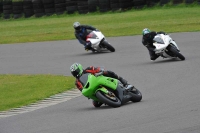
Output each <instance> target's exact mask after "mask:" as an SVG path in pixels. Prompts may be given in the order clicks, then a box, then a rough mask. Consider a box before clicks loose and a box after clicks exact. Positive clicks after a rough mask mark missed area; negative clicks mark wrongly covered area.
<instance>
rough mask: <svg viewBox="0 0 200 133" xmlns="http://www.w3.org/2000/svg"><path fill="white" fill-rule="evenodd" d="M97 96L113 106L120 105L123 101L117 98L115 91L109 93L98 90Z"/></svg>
mask: <svg viewBox="0 0 200 133" xmlns="http://www.w3.org/2000/svg"><path fill="white" fill-rule="evenodd" d="M96 97H97V98H98V99H99V100H100V101H101V102H102V103H105V104H107V105H109V106H111V107H114V108H116V107H120V106H121V101H120V100H119V98H117V97H116V96H115V95H114V93H112V92H109V93H108V94H105V93H103V92H102V91H97V92H96Z"/></svg>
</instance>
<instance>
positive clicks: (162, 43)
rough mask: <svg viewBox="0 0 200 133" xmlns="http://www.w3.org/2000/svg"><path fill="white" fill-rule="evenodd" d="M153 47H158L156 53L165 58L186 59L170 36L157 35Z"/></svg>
mask: <svg viewBox="0 0 200 133" xmlns="http://www.w3.org/2000/svg"><path fill="white" fill-rule="evenodd" d="M153 45H154V46H155V47H156V49H155V50H154V51H155V53H156V54H157V55H159V56H161V57H163V58H179V59H180V60H185V57H184V56H183V55H182V54H181V53H180V49H179V48H178V45H177V44H176V42H175V41H174V40H173V39H172V38H171V37H170V36H169V35H164V34H158V35H156V36H155V37H154V39H153Z"/></svg>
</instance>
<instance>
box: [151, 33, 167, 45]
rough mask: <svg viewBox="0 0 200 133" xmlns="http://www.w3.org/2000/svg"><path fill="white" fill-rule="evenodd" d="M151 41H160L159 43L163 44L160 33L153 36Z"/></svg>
mask: <svg viewBox="0 0 200 133" xmlns="http://www.w3.org/2000/svg"><path fill="white" fill-rule="evenodd" d="M153 41H154V42H157V43H160V44H165V43H164V41H163V39H162V38H161V36H160V35H157V36H155V37H154V39H153Z"/></svg>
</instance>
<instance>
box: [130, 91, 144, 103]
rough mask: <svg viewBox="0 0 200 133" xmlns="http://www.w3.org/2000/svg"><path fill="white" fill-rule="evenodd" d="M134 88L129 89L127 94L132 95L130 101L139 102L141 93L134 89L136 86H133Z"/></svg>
mask: <svg viewBox="0 0 200 133" xmlns="http://www.w3.org/2000/svg"><path fill="white" fill-rule="evenodd" d="M134 89H135V90H131V91H130V92H129V94H130V95H131V96H132V98H131V101H132V102H140V101H141V100H142V93H141V92H140V91H139V90H138V89H136V88H134Z"/></svg>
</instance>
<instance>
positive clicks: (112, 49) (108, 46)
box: [103, 40, 115, 52]
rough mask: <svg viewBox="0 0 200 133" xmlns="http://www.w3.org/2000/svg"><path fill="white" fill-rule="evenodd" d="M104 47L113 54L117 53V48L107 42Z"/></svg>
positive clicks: (104, 42)
mask: <svg viewBox="0 0 200 133" xmlns="http://www.w3.org/2000/svg"><path fill="white" fill-rule="evenodd" d="M103 47H105V48H107V49H108V50H109V51H111V52H115V48H114V47H113V46H112V45H110V44H109V43H108V42H107V41H105V40H104V41H103Z"/></svg>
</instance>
